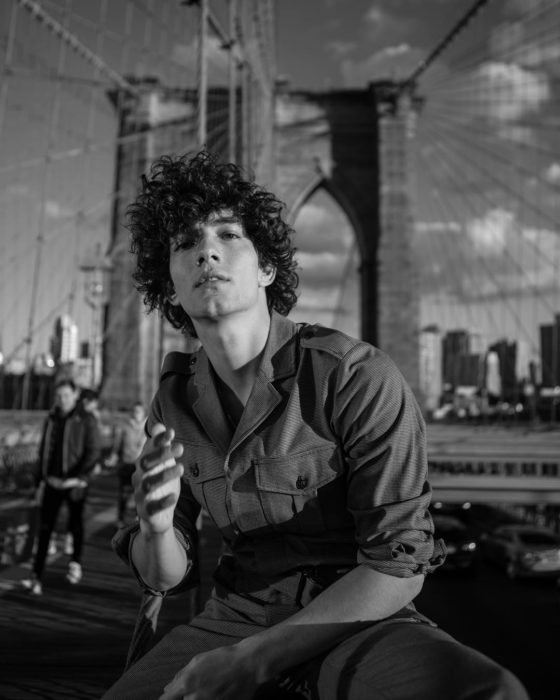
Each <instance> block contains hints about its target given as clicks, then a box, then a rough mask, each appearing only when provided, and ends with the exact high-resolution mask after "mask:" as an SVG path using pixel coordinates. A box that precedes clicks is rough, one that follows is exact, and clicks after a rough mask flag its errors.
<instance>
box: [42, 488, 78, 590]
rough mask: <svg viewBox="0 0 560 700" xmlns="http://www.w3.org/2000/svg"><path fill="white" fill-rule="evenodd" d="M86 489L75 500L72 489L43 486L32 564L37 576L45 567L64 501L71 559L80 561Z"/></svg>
mask: <svg viewBox="0 0 560 700" xmlns="http://www.w3.org/2000/svg"><path fill="white" fill-rule="evenodd" d="M86 492H87V490H86V491H84V493H83V495H82V496H81V497H80V498H78V499H77V500H75V499H74V498H73V497H72V489H54V488H52V486H49V485H48V484H47V485H46V486H45V492H44V494H43V501H42V503H41V515H40V519H39V539H38V543H37V553H36V555H35V561H34V564H33V571H34V573H35V575H36V576H37V578H39V579H40V578H41V576H42V575H43V570H44V568H45V561H46V559H47V553H48V550H49V541H50V539H51V535H52V533H53V531H54V528H55V525H56V519H57V517H58V513H59V511H60V508H61V506H62V504H63V503H64V502H66V503H67V505H68V512H69V516H70V517H69V520H68V530H69V531H70V532H71V533H72V541H73V553H72V557H71V558H72V561H75V562H78V564H80V563H81V558H82V548H83V541H84V505H85V502H86Z"/></svg>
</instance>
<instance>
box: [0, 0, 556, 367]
mask: <svg viewBox="0 0 560 700" xmlns="http://www.w3.org/2000/svg"><path fill="white" fill-rule="evenodd" d="M14 3H15V0H12V1H11V2H3V3H2V4H1V5H0V68H2V67H4V68H5V67H6V65H7V63H8V62H10V61H11V64H12V65H11V66H9V67H10V69H12V68H13V69H14V70H11V72H10V76H9V77H8V78H6V79H5V80H4V81H3V83H2V87H1V88H0V350H1V351H2V352H3V353H4V355H5V356H10V357H19V358H21V357H22V352H23V350H24V344H23V345H22V339H23V338H24V337H25V335H26V333H27V326H28V320H29V317H30V308H31V307H32V306H33V289H34V288H35V289H36V292H35V302H34V304H35V311H34V319H35V326H39V329H38V331H37V332H36V333H35V336H34V351H35V352H39V351H41V350H42V349H46V345H47V343H48V336H49V334H50V332H51V329H52V325H53V324H54V320H55V314H56V313H58V312H59V311H68V310H70V311H71V313H72V315H73V316H74V317H75V319H76V321H77V322H78V324H79V327H80V336H81V338H82V339H88V338H90V337H91V334H92V319H93V316H92V309H91V308H90V307H89V306H88V304H87V303H86V301H85V296H86V294H85V292H86V286H87V276H86V275H85V273H83V272H79V273H77V272H76V270H79V268H80V266H83V264H84V262H86V261H87V259H88V258H90V257H91V256H92V254H93V251H94V250H95V248H96V245H97V244H100V245H101V246H102V248H103V249H105V247H106V246H107V243H108V238H109V231H110V217H111V191H112V187H113V182H114V139H115V135H116V123H115V114H114V110H113V109H112V107H111V105H110V104H109V101H108V100H107V99H106V96H105V95H104V93H103V91H98V93H94V91H93V90H91V89H90V90H89V91H88V88H87V85H88V84H90V83H92V81H94V80H96V79H99V73H95V72H94V71H92V69H91V65H86V63H85V62H84V61H82V60H81V59H80V58H77V57H76V56H75V54H73V53H71V52H67V53H66V55H64V54H63V52H61V50H60V46H61V42H60V41H59V39H58V38H57V37H55V36H52V34H50V33H49V32H47V31H46V30H45V27H44V26H43V25H42V24H41V23H39V22H37V21H36V20H33V19H30V18H29V17H26V16H25V13H24V12H23V11H22V10H20V15H19V20H18V22H19V24H18V31H17V32H16V41H15V45H14V46H12V47H10V45H9V44H8V41H7V36H8V34H7V32H8V27H9V10H10V8H11V6H12V5H13V4H14ZM41 4H42V6H43V7H44V8H45V9H46V10H47V11H48V12H50V13H51V14H52V15H53V16H55V17H57V18H58V19H61V18H62V17H63V15H62V12H61V10H62V8H63V7H64V6H65V0H43V2H42V3H41ZM177 5H178V3H176V2H175V0H165V1H160V2H158V3H157V7H158V13H157V14H156V13H154V12H153V11H152V10H150V8H152V7H154V3H153V2H150V0H135V1H134V2H132V1H131V0H112V1H111V2H110V3H91V2H90V1H89V0H73V3H72V8H73V11H74V13H75V14H74V16H73V17H72V23H71V25H70V28H71V30H72V32H73V33H74V34H75V35H76V36H78V37H79V38H80V40H81V41H82V42H83V45H84V46H86V47H87V48H89V49H90V50H91V51H92V52H94V53H95V54H96V55H99V56H101V57H102V58H103V60H104V61H105V63H106V65H107V66H109V67H111V68H113V69H114V70H115V71H117V72H120V73H121V74H123V73H126V72H127V70H128V67H129V66H130V65H133V66H134V71H135V72H136V73H137V74H143V75H146V74H147V73H153V74H162V73H163V72H164V71H165V72H166V76H167V80H168V82H169V83H170V84H177V85H179V84H186V83H188V81H189V80H192V79H193V76H194V74H195V65H194V61H193V57H194V55H195V52H194V47H195V43H194V36H195V32H196V22H195V21H194V20H195V19H196V18H195V17H194V15H188V12H191V13H192V12H194V9H192V8H191V9H190V10H186V9H185V8H181V9H180V10H179V11H178V10H177ZM210 5H211V7H212V8H213V10H214V11H215V12H216V13H217V15H218V16H221V17H222V18H224V19H225V14H224V10H225V8H226V3H225V0H211V3H210ZM473 5H474V1H473V0H351V1H349V0H305V1H302V0H278V2H277V3H276V20H277V21H276V36H275V40H276V71H277V74H278V75H279V76H280V77H282V79H283V80H285V81H287V84H288V85H289V87H290V88H291V89H293V90H319V91H320V90H337V89H351V88H358V89H363V88H365V87H367V85H368V83H369V82H371V81H374V80H378V79H384V78H390V79H393V80H402V79H404V78H407V77H409V76H410V75H411V74H412V73H413V71H414V70H415V69H416V68H417V67H418V66H420V65H421V62H422V61H424V60H425V59H426V58H427V57H428V56H429V55H430V54H431V52H432V51H433V50H434V49H435V47H436V46H437V45H438V44H439V43H440V42H441V41H442V40H443V38H444V37H445V36H446V35H447V34H448V33H449V32H450V30H451V29H452V28H453V27H454V26H456V24H457V22H458V21H459V20H460V19H461V18H462V17H464V15H465V13H466V12H467V11H468V10H469V9H470V8H471V7H472V6H473ZM104 7H105V8H106V9H105V13H106V14H105V15H104V16H102V13H103V11H104V10H103V8H104ZM139 8H144V9H145V10H146V12H144V11H140V10H139ZM177 12H180V13H181V14H180V15H179V14H177V17H178V18H180V20H181V21H180V22H179V20H177V22H174V21H173V20H174V18H175V16H176V15H175V14H174V13H177ZM185 13H187V14H185ZM146 17H151V20H150V21H149V22H147V21H146ZM170 20H171V22H170ZM96 23H97V24H96ZM165 23H167V25H169V24H171V27H172V30H171V32H168V33H164V32H163V30H162V31H160V26H163V24H165ZM224 24H225V26H227V23H226V22H224ZM98 25H101V26H103V27H104V31H103V32H99V26H98ZM175 25H176V26H175ZM123 27H127V29H126V32H128V34H127V36H130V37H132V36H134V37H138V41H137V42H136V43H134V42H133V41H132V39H131V40H130V41H129V40H128V39H127V40H126V41H123V38H122V32H123V31H124V30H123ZM555 28H556V29H555ZM138 45H141V48H140V49H139V48H138ZM215 45H217V44H215ZM559 47H560V1H559V0H489V2H488V3H487V5H486V7H484V8H483V9H482V10H481V11H480V12H479V13H478V15H477V16H476V17H475V18H474V19H473V20H472V22H471V24H470V25H469V26H468V27H467V28H466V29H465V30H464V31H463V32H462V33H461V34H460V35H459V36H458V37H457V38H456V39H455V40H454V41H453V43H452V44H451V45H450V46H448V47H447V48H446V50H445V51H444V52H442V54H441V55H440V56H439V57H438V58H437V59H436V60H434V62H433V63H431V64H430V67H429V70H426V71H425V73H424V74H423V76H422V79H421V81H420V84H419V92H421V94H422V96H423V97H425V105H424V107H423V108H422V110H421V112H420V114H419V119H418V124H417V138H416V139H415V148H414V149H413V154H412V155H413V158H414V168H415V170H414V172H415V173H416V177H415V181H414V182H413V188H414V193H415V194H414V196H415V210H414V219H415V233H414V253H415V256H416V259H417V261H418V265H419V267H420V269H421V280H422V281H421V285H422V286H421V289H420V294H421V309H422V317H421V325H428V324H430V323H434V322H438V323H439V324H440V325H441V326H442V327H443V328H444V329H452V328H455V327H468V328H469V329H470V330H471V332H472V333H473V335H477V336H478V337H480V338H482V339H483V341H484V342H490V341H492V340H495V339H497V338H498V337H499V336H501V335H508V336H509V337H510V338H513V337H516V338H517V339H518V340H519V341H520V343H521V344H523V347H524V350H523V358H524V360H525V359H527V357H529V356H530V355H531V354H534V353H535V352H536V349H537V346H538V324H539V323H544V322H548V321H549V320H550V319H551V318H552V316H553V314H554V313H555V311H556V310H560V296H559V289H558V269H559V267H560V244H559V235H558V232H559V224H558V222H559V221H560V209H559V207H560V204H559V202H560V197H559V196H558V195H559V194H560V193H559V192H558V189H559V188H560V144H559V139H560V136H559V134H560V128H558V127H559V126H560V123H559V118H558V100H559V97H560V88H559V78H560V71H559V69H558V65H560V61H559V60H558V59H559V58H560V55H559V54H560V49H559ZM217 58H218V60H217V62H216V63H215V64H214V70H215V71H217V74H219V71H220V70H222V72H223V65H222V66H220V63H219V52H218V54H217ZM222 63H223V59H222ZM47 65H48V66H50V69H49V70H50V72H49V70H47V67H46V66H47ZM56 70H60V71H61V72H62V73H63V75H64V76H65V81H64V89H63V91H62V92H61V93H60V95H61V96H59V98H58V99H57V95H58V94H59V93H58V92H57V90H58V88H57V83H56V81H55V80H53V73H55V72H56ZM52 124H56V129H53V128H52ZM88 148H89V150H88ZM84 150H87V159H86V158H84V157H82V156H83V154H84ZM47 151H48V152H49V153H50V154H51V156H52V157H51V158H50V160H49V161H48V162H45V159H44V155H45V153H46V152H47ZM40 203H43V204H42V205H41V204H40ZM295 223H296V226H295V227H296V230H297V240H296V244H297V247H298V250H299V262H300V266H301V272H300V277H301V294H300V301H299V304H298V307H297V308H298V311H297V312H296V313H295V314H294V318H296V320H300V319H302V320H303V319H305V320H316V321H320V322H323V323H325V324H327V325H334V326H336V327H340V328H342V329H343V330H345V331H347V332H349V333H350V334H352V335H359V332H360V329H359V323H358V316H359V311H358V309H359V297H358V294H359V292H358V289H359V284H358V276H357V268H358V265H359V260H358V255H357V250H356V242H355V238H354V234H353V231H352V229H351V226H350V223H349V221H348V217H347V215H346V214H345V213H344V212H343V211H342V210H341V209H340V207H339V206H338V205H337V204H336V203H335V202H334V201H333V200H332V199H331V198H330V196H329V195H327V193H326V192H321V191H320V192H318V193H317V194H316V195H314V197H313V198H312V199H310V200H309V201H308V202H307V203H306V204H305V205H304V206H303V207H302V209H301V210H300V212H299V215H298V218H297V219H296V222H295ZM38 231H42V237H43V245H42V246H41V255H40V260H39V261H38V260H37V250H38V246H37V239H38ZM38 268H39V270H40V272H39V275H38V277H39V279H38V280H37V281H36V280H35V277H36V274H35V273H36V271H37V269H38ZM36 282H37V283H36ZM69 286H70V288H71V290H72V293H71V295H70V296H71V300H72V301H71V302H69V301H68V288H69Z"/></svg>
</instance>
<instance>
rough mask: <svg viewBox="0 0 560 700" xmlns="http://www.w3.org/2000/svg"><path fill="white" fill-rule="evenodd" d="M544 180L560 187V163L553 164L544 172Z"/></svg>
mask: <svg viewBox="0 0 560 700" xmlns="http://www.w3.org/2000/svg"><path fill="white" fill-rule="evenodd" d="M544 179H545V180H546V181H547V182H550V183H551V184H552V185H560V163H551V164H550V165H549V166H548V168H547V169H546V170H545V172H544Z"/></svg>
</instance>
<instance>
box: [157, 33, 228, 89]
mask: <svg viewBox="0 0 560 700" xmlns="http://www.w3.org/2000/svg"><path fill="white" fill-rule="evenodd" d="M206 56H207V61H208V77H209V79H210V80H216V79H221V80H222V81H223V80H224V79H226V80H227V71H228V65H229V53H228V51H226V50H225V49H224V48H223V46H222V42H221V40H220V39H219V38H218V37H217V36H212V35H210V36H207V43H206ZM171 57H172V60H174V61H176V62H177V63H179V64H180V65H183V66H185V67H186V68H188V69H190V70H192V71H193V73H194V72H196V70H197V65H198V40H197V39H196V38H193V40H192V41H191V42H190V43H186V44H175V45H174V46H173V47H172V49H171Z"/></svg>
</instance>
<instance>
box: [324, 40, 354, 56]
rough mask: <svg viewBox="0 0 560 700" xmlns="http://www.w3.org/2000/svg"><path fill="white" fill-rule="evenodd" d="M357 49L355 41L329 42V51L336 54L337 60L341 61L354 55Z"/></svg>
mask: <svg viewBox="0 0 560 700" xmlns="http://www.w3.org/2000/svg"><path fill="white" fill-rule="evenodd" d="M355 48H356V42H354V41H329V42H328V43H327V49H328V50H329V51H330V52H331V53H332V54H334V56H335V58H337V59H340V58H343V57H344V56H348V54H350V53H352V51H354V50H355Z"/></svg>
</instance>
